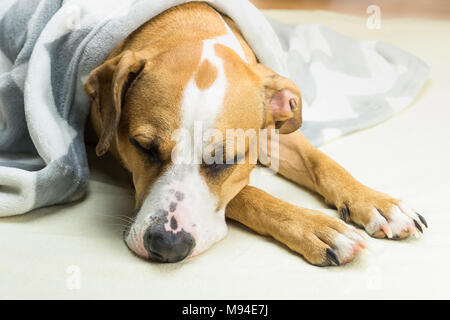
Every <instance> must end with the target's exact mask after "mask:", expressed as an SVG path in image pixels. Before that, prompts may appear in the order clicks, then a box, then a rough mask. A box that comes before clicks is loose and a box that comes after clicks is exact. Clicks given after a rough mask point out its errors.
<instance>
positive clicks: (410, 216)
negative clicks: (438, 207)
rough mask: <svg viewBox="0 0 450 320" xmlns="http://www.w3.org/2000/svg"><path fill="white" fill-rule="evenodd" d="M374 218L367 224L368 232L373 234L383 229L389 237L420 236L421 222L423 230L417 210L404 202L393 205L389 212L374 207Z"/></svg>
mask: <svg viewBox="0 0 450 320" xmlns="http://www.w3.org/2000/svg"><path fill="white" fill-rule="evenodd" d="M372 213H373V218H372V220H371V221H370V222H369V223H368V224H367V225H366V226H365V229H366V231H367V233H369V234H371V235H373V234H375V233H376V232H378V231H379V230H382V231H383V232H384V233H385V234H386V236H387V237H388V238H390V239H391V238H399V237H402V236H403V237H404V236H405V235H414V236H416V237H419V230H418V228H417V226H416V224H419V226H420V228H421V229H422V230H423V227H424V226H423V224H422V223H421V220H420V219H419V217H418V215H417V214H416V212H415V211H414V210H413V209H411V208H410V207H409V206H407V205H406V204H404V203H402V202H401V203H399V204H398V205H392V207H391V208H390V209H389V211H388V212H381V211H379V210H377V209H376V208H373V209H372Z"/></svg>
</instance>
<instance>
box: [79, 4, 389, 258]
mask: <svg viewBox="0 0 450 320" xmlns="http://www.w3.org/2000/svg"><path fill="white" fill-rule="evenodd" d="M223 18H224V19H225V21H226V22H227V24H228V25H229V26H230V28H231V29H232V31H233V32H234V34H235V36H236V37H237V39H238V40H239V42H240V44H241V46H242V48H243V50H244V53H245V56H246V58H247V60H248V62H249V63H248V64H246V63H244V62H243V61H242V60H241V59H240V57H239V56H238V55H237V54H236V53H235V52H234V51H233V50H231V49H230V48H228V47H225V46H223V45H220V44H217V45H215V47H214V49H215V52H216V54H217V55H218V56H219V57H220V58H222V60H223V61H224V68H225V74H226V77H227V80H228V86H227V91H226V95H225V101H224V105H223V107H222V109H221V113H220V114H219V116H218V118H217V121H216V129H218V130H220V131H221V132H223V133H225V130H226V129H230V128H231V129H233V128H241V129H243V130H247V129H260V128H266V127H268V126H277V127H278V128H281V131H282V132H286V133H289V132H293V131H295V130H296V129H297V128H298V127H299V126H300V124H301V96H300V90H299V89H298V88H297V86H296V85H295V84H294V83H293V82H292V81H291V80H289V79H285V78H282V77H280V76H279V75H277V74H275V73H274V72H272V71H271V70H269V69H267V68H266V67H264V66H263V65H261V64H259V63H258V61H257V59H256V57H255V55H254V53H253V52H252V50H251V48H250V47H249V46H248V44H247V43H246V41H245V39H244V38H243V36H242V34H241V33H240V31H239V29H238V28H237V27H236V25H235V23H234V22H233V21H232V20H231V19H229V18H228V17H226V16H224V17H223ZM226 32H227V30H226V28H225V26H224V23H223V20H222V19H220V18H219V17H218V15H217V12H216V11H215V10H213V9H212V8H211V7H209V6H208V5H206V4H204V3H197V2H193V3H188V4H184V5H181V6H177V7H174V8H172V9H170V10H168V11H166V12H164V13H162V14H161V15H159V16H157V17H156V18H154V19H152V20H151V21H149V22H148V23H146V24H144V25H143V26H142V27H140V28H139V29H138V30H136V31H135V32H134V33H133V34H131V35H130V36H129V37H128V38H127V39H126V40H125V41H124V42H123V43H121V44H120V45H119V46H118V47H117V48H116V49H115V50H114V51H113V52H112V53H111V55H110V56H109V57H108V60H107V61H105V63H104V64H103V65H101V66H100V67H99V68H97V69H96V70H94V71H93V72H92V75H91V77H90V78H89V80H88V82H87V83H86V86H85V89H86V92H87V93H88V94H89V96H91V97H92V99H93V103H92V108H91V117H90V119H91V122H92V126H93V128H94V130H95V132H96V133H97V135H98V136H99V138H100V141H99V144H98V146H97V152H98V154H99V155H101V154H103V153H104V152H105V151H106V150H110V151H111V152H112V153H113V155H114V156H115V157H116V158H117V159H118V160H119V161H120V162H121V163H122V164H123V166H124V167H125V168H126V169H128V170H129V171H130V172H131V174H132V177H133V183H134V186H135V189H136V207H137V208H139V207H140V205H141V204H142V202H143V200H144V199H145V197H146V195H147V194H148V192H149V190H150V188H151V186H152V184H153V183H154V181H155V180H156V179H157V177H158V176H159V175H161V174H162V173H163V172H164V170H165V168H167V167H168V166H169V165H170V164H171V152H172V150H173V148H174V147H175V142H174V141H172V140H171V134H172V132H173V131H174V130H175V129H178V128H179V127H180V121H181V116H180V113H181V110H180V105H181V100H182V94H183V92H184V88H185V87H186V84H187V83H188V81H189V80H190V79H191V78H193V77H194V78H195V82H196V84H197V86H198V88H200V89H207V88H209V87H210V86H211V85H212V84H213V83H214V81H215V79H216V78H217V69H216V67H214V66H213V65H212V64H210V63H209V62H207V61H205V62H203V63H202V64H201V65H200V57H201V52H202V42H201V41H202V40H204V39H211V38H216V37H218V36H221V35H224V34H225V33H226ZM135 77H136V79H134V78H135ZM133 80H134V81H133ZM111 82H112V83H113V85H112V86H111ZM282 90H290V92H292V93H293V94H295V96H296V99H295V103H296V104H297V105H298V106H299V108H298V109H296V110H292V111H289V110H288V111H287V112H285V113H284V114H281V115H277V114H275V113H273V112H271V110H270V108H269V107H268V106H269V104H270V102H271V98H272V97H273V96H274V94H276V93H277V92H280V91H282ZM131 141H133V142H134V144H133V143H132V142H131ZM214 143H222V141H211V144H214ZM136 144H137V145H136ZM280 144H281V145H280V159H279V160H280V173H281V174H282V175H284V176H286V177H287V178H289V179H291V180H293V181H295V182H297V183H299V184H301V185H303V186H306V187H307V188H309V189H311V190H314V191H316V192H318V193H320V194H321V195H323V196H324V198H325V199H326V200H327V201H328V202H329V203H331V204H334V205H335V206H336V207H337V208H341V207H343V206H346V207H347V208H348V209H349V210H350V212H351V214H350V218H351V220H352V221H354V222H355V223H357V224H361V225H364V224H366V223H368V221H369V220H370V218H371V217H370V216H368V215H367V213H364V210H360V209H359V208H360V207H362V206H364V205H366V204H367V203H371V204H373V203H375V204H376V205H377V206H378V207H380V208H384V205H385V204H386V206H388V204H389V203H395V201H396V200H394V199H392V198H390V197H388V196H386V195H384V194H381V193H378V192H375V191H373V190H371V189H369V188H367V187H365V186H363V185H361V184H360V183H358V182H357V181H356V180H355V179H353V178H352V177H351V176H350V175H349V174H348V173H347V172H346V171H345V170H343V169H342V168H341V167H340V166H339V165H337V164H336V163H335V162H333V161H332V160H330V159H329V158H327V157H326V156H325V155H323V154H322V153H321V152H320V151H318V150H317V149H315V148H313V147H312V146H311V145H310V144H309V143H308V142H307V141H306V139H305V138H304V137H303V136H302V135H301V134H300V133H299V132H298V131H296V132H295V133H292V134H287V135H282V136H281V139H280ZM154 145H157V147H158V149H159V151H160V159H159V160H158V163H156V164H152V163H149V160H148V158H147V156H146V155H145V153H144V152H143V151H142V150H141V149H150V148H152V146H154ZM269 149H270V148H269ZM241 151H243V152H244V153H245V157H246V162H245V163H244V164H240V165H236V166H234V167H233V168H232V169H230V170H227V171H225V172H224V173H222V174H219V175H212V174H211V173H209V172H208V170H207V169H206V167H205V169H202V170H201V174H202V175H203V176H204V177H205V181H206V182H207V184H208V186H209V188H210V190H211V191H212V192H213V193H214V194H215V195H216V197H217V198H218V199H219V204H218V206H219V208H224V207H225V206H226V207H227V209H226V215H227V217H229V218H232V219H234V220H237V221H239V222H241V223H243V224H245V225H246V226H248V227H250V228H252V229H254V230H255V231H257V232H259V233H261V234H263V235H269V236H272V237H274V238H275V239H277V240H279V241H281V242H283V243H284V244H286V245H287V246H288V247H289V248H291V249H293V250H295V251H296V252H299V253H300V254H302V255H304V257H305V258H306V259H307V260H308V261H309V262H311V263H313V264H318V265H326V264H330V260H329V257H328V256H327V255H326V249H327V248H333V245H334V244H333V239H334V237H336V236H337V235H339V234H345V233H348V232H354V231H353V230H352V229H351V227H349V226H346V225H345V224H344V223H343V222H341V221H339V220H337V219H335V218H331V217H328V216H326V215H324V214H321V213H319V212H315V211H312V210H308V209H304V208H300V207H296V206H293V205H290V204H288V203H285V202H283V201H281V200H279V199H276V198H273V197H271V196H269V195H268V194H266V193H264V192H263V191H260V190H257V189H255V188H252V187H246V186H247V185H248V183H249V174H250V171H251V170H252V169H253V167H254V165H253V164H249V153H248V144H247V146H246V150H241ZM264 151H265V152H268V150H264ZM237 152H238V150H232V153H233V155H235V154H236V153H237ZM227 156H228V155H227ZM219 208H218V209H219ZM386 210H387V209H386ZM378 236H382V234H378ZM356 252H357V251H356V250H355V253H354V254H351V255H349V256H346V258H345V260H343V261H340V262H341V263H345V262H348V261H350V260H352V259H353V257H354V255H355V254H356Z"/></svg>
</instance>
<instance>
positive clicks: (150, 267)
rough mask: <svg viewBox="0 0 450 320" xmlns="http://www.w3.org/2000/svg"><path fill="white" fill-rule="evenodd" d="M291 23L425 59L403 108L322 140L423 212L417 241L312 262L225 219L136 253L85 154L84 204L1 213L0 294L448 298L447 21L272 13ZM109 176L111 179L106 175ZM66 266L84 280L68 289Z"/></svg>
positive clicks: (117, 186)
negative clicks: (190, 249) (190, 250)
mask: <svg viewBox="0 0 450 320" xmlns="http://www.w3.org/2000/svg"><path fill="white" fill-rule="evenodd" d="M268 14H269V15H270V16H272V17H275V18H279V19H281V20H283V21H287V22H292V23H320V24H324V25H327V26H330V27H332V28H334V29H335V30H337V31H340V32H342V33H344V34H347V35H350V36H354V37H357V38H359V39H382V40H384V41H388V42H391V43H393V44H395V45H397V46H399V47H401V48H403V49H406V50H408V51H410V52H413V53H415V54H416V55H418V56H420V57H421V58H423V59H424V60H425V61H427V62H428V63H429V64H430V65H431V69H432V74H431V78H430V80H429V81H428V83H427V84H426V86H425V88H424V90H423V92H422V93H421V95H420V96H419V98H418V99H417V101H416V102H415V103H414V104H413V105H412V106H411V107H410V108H408V109H407V110H405V111H404V112H402V113H401V114H398V115H397V116H395V117H394V118H392V119H390V120H389V121H386V122H385V123H383V124H380V125H378V126H376V127H374V128H371V129H368V130H364V131H362V132H358V133H355V134H352V135H349V136H346V137H344V138H341V139H339V140H337V141H334V142H332V143H329V144H327V145H326V146H324V147H322V148H321V149H322V150H323V151H324V152H326V153H327V154H329V155H330V156H332V157H333V158H334V159H336V160H337V161H339V162H340V163H341V164H343V165H344V166H345V167H346V168H348V169H350V171H351V172H352V173H353V174H354V175H355V176H356V177H358V178H359V179H360V180H361V181H363V182H364V183H366V184H368V185H370V186H372V187H374V188H377V189H380V190H383V191H385V192H388V193H390V194H392V195H394V196H397V197H400V198H403V199H404V200H406V201H407V202H409V203H411V204H412V205H414V206H416V208H417V209H418V210H419V212H420V213H422V214H423V215H424V216H426V218H427V219H428V222H429V225H430V229H429V230H428V231H427V233H426V234H425V235H424V236H423V237H422V238H421V239H419V240H407V241H401V242H390V241H383V240H371V241H370V245H371V251H370V252H368V253H367V254H365V255H364V256H362V257H361V258H360V259H358V260H357V261H355V262H353V263H351V264H349V265H347V266H344V267H340V268H338V267H329V268H317V267H313V266H310V265H308V264H307V263H306V262H305V261H304V260H303V259H302V258H301V257H300V256H298V255H296V254H293V253H292V252H290V251H288V250H286V249H285V248H284V247H283V246H281V245H278V244H277V243H276V242H274V241H272V240H270V239H267V238H263V237H260V236H258V235H256V234H254V233H252V232H250V231H248V230H247V229H245V228H243V227H241V226H239V225H237V224H234V223H230V230H229V234H228V236H227V237H226V239H225V240H223V241H222V242H221V243H219V244H217V245H216V246H214V247H213V248H212V249H210V250H209V251H208V252H206V253H205V254H203V255H201V256H199V257H198V258H195V259H193V260H191V261H187V262H184V263H180V264H175V265H161V264H152V263H147V262H144V261H142V260H140V259H138V258H136V257H135V256H133V255H132V254H131V253H130V252H129V251H128V250H127V249H126V247H125V246H124V244H123V243H122V241H121V226H120V225H117V224H120V223H121V222H120V220H119V219H118V218H115V217H117V216H118V215H123V214H126V213H127V212H130V210H131V208H132V206H133V198H132V194H131V191H130V188H129V186H128V184H127V182H126V180H125V178H124V177H123V176H121V175H120V174H118V172H119V171H118V170H117V168H116V167H115V166H114V163H112V162H110V161H109V160H102V161H101V162H95V163H93V167H94V169H93V177H92V182H91V185H90V193H89V195H88V197H87V198H86V199H84V200H83V201H81V202H78V203H75V204H72V205H68V206H58V207H53V208H49V209H43V210H39V211H37V212H33V213H30V214H28V215H25V216H22V217H16V218H7V219H2V220H0V252H1V258H0V297H1V298H75V299H79V298H148V299H155V298H157V299H173V298H188V299H193V298H211V299H212V298H219V299H220V298H234V299H237V298H275V299H277V298H294V299H313V298H340V299H347V298H357V299H364V298H447V299H448V298H450V292H449V290H448V287H449V282H450V281H449V275H448V263H449V262H450V260H449V249H450V236H449V229H450V202H449V201H448V197H449V195H450V125H449V121H450V102H449V101H450V98H449V92H450V59H449V57H450V46H449V43H448V41H447V40H448V39H449V38H450V22H443V21H442V22H440V21H426V20H383V21H382V28H381V29H380V30H368V29H367V28H366V25H365V20H364V19H362V18H355V17H348V16H343V15H337V14H331V13H324V12H314V13H311V12H298V11H289V12H287V11H272V12H269V13H268ZM111 176H114V178H112V177H111ZM252 183H253V184H254V185H257V186H259V187H261V188H263V189H265V190H266V191H268V192H270V193H272V194H273V195H276V196H279V197H280V198H283V199H285V200H287V201H290V202H292V203H295V204H299V205H302V206H306V207H311V208H316V209H321V210H324V212H327V213H329V214H335V212H334V210H330V209H326V206H324V204H323V203H322V202H321V201H320V199H319V198H317V197H316V196H314V195H312V194H311V193H309V192H307V191H303V190H301V189H299V188H297V187H296V186H294V185H292V184H291V183H288V182H286V181H284V180H282V179H281V178H278V177H270V176H267V175H264V172H263V170H262V169H260V170H256V171H255V172H254V174H253V176H252ZM70 266H76V267H78V268H79V271H80V279H81V282H80V284H81V287H80V289H79V290H76V289H75V290H70V289H69V288H70V285H69V286H68V285H67V284H68V282H69V284H70V283H72V282H71V280H73V279H74V278H73V275H76V274H72V277H71V275H70V274H69V273H68V271H70V270H71V269H68V268H70Z"/></svg>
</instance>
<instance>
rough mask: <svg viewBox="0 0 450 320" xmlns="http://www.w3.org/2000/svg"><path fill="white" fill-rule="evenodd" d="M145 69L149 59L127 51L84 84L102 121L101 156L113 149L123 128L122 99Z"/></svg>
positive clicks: (95, 70) (99, 152) (110, 61)
mask: <svg viewBox="0 0 450 320" xmlns="http://www.w3.org/2000/svg"><path fill="white" fill-rule="evenodd" d="M144 66H145V60H144V59H143V58H142V57H141V56H140V54H139V53H136V52H132V51H129V50H127V51H125V52H123V53H121V54H120V55H119V56H117V57H115V58H112V59H110V60H107V61H105V62H104V63H103V64H102V65H101V66H99V67H98V68H96V69H94V70H93V71H92V72H91V74H90V76H89V79H88V80H87V82H86V84H85V85H84V90H85V91H86V93H87V95H88V96H89V97H90V98H91V99H92V100H93V104H92V108H94V110H92V111H93V112H95V113H96V114H95V116H96V117H97V119H98V120H99V122H100V137H99V141H98V144H97V148H96V153H97V155H98V156H102V155H104V154H105V153H106V152H107V151H108V150H109V147H110V144H111V140H112V138H113V137H114V134H115V132H116V130H117V127H118V125H119V121H120V116H121V110H122V100H123V98H124V97H125V94H126V92H127V89H128V88H129V87H130V85H131V83H132V82H133V80H134V79H135V78H136V77H137V76H138V75H139V73H140V72H141V71H142V70H143V68H144Z"/></svg>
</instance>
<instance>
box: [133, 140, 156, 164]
mask: <svg viewBox="0 0 450 320" xmlns="http://www.w3.org/2000/svg"><path fill="white" fill-rule="evenodd" d="M130 142H131V144H132V145H133V146H135V147H136V148H137V149H138V150H139V151H141V152H142V153H144V154H145V155H146V156H147V158H148V160H149V162H150V163H160V162H161V161H162V158H161V153H160V151H159V146H158V144H157V143H156V142H153V143H151V144H150V146H149V147H144V146H142V145H141V144H140V143H139V141H137V140H135V139H130Z"/></svg>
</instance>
